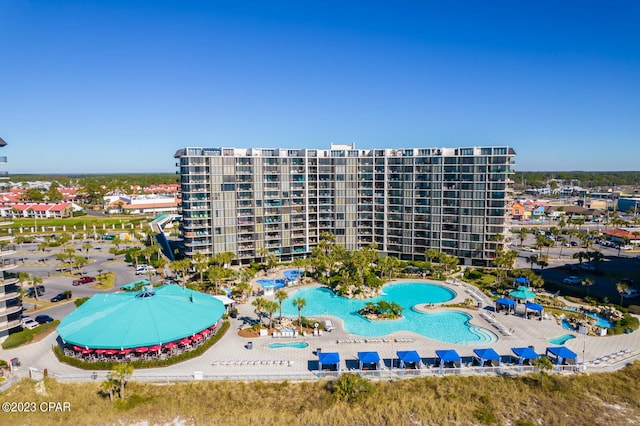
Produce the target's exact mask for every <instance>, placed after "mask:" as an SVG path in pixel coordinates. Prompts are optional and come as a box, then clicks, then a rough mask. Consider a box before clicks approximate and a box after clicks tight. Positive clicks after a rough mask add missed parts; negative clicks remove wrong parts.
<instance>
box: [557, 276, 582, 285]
mask: <svg viewBox="0 0 640 426" xmlns="http://www.w3.org/2000/svg"><path fill="white" fill-rule="evenodd" d="M562 282H563V283H565V284H580V283H582V278H580V277H577V276H575V275H571V276H570V277H567V278H565V279H564V280H562Z"/></svg>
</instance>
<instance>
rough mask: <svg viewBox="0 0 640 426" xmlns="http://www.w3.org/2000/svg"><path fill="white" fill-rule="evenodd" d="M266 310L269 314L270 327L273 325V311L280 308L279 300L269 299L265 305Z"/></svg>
mask: <svg viewBox="0 0 640 426" xmlns="http://www.w3.org/2000/svg"><path fill="white" fill-rule="evenodd" d="M264 310H265V312H266V313H267V314H269V328H272V325H273V313H274V312H275V311H277V310H278V302H276V301H275V300H268V301H267V303H265V305H264Z"/></svg>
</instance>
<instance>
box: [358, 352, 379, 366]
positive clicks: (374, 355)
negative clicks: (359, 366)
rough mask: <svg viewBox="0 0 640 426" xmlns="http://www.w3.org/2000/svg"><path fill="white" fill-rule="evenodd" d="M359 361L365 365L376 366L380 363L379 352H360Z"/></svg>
mask: <svg viewBox="0 0 640 426" xmlns="http://www.w3.org/2000/svg"><path fill="white" fill-rule="evenodd" d="M358 360H359V361H360V362H361V363H363V364H375V363H378V362H380V355H378V352H358Z"/></svg>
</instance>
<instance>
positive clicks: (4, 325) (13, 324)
mask: <svg viewBox="0 0 640 426" xmlns="http://www.w3.org/2000/svg"><path fill="white" fill-rule="evenodd" d="M21 323H22V320H21V319H17V320H13V321H9V322H0V331H7V330H12V329H14V328H18V327H20V324H21Z"/></svg>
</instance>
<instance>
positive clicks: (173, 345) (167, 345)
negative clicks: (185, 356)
mask: <svg viewBox="0 0 640 426" xmlns="http://www.w3.org/2000/svg"><path fill="white" fill-rule="evenodd" d="M177 346H178V345H177V344H175V343H173V342H171V343H167V344H166V345H164V347H165V348H167V349H173V348H175V347H177Z"/></svg>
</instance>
